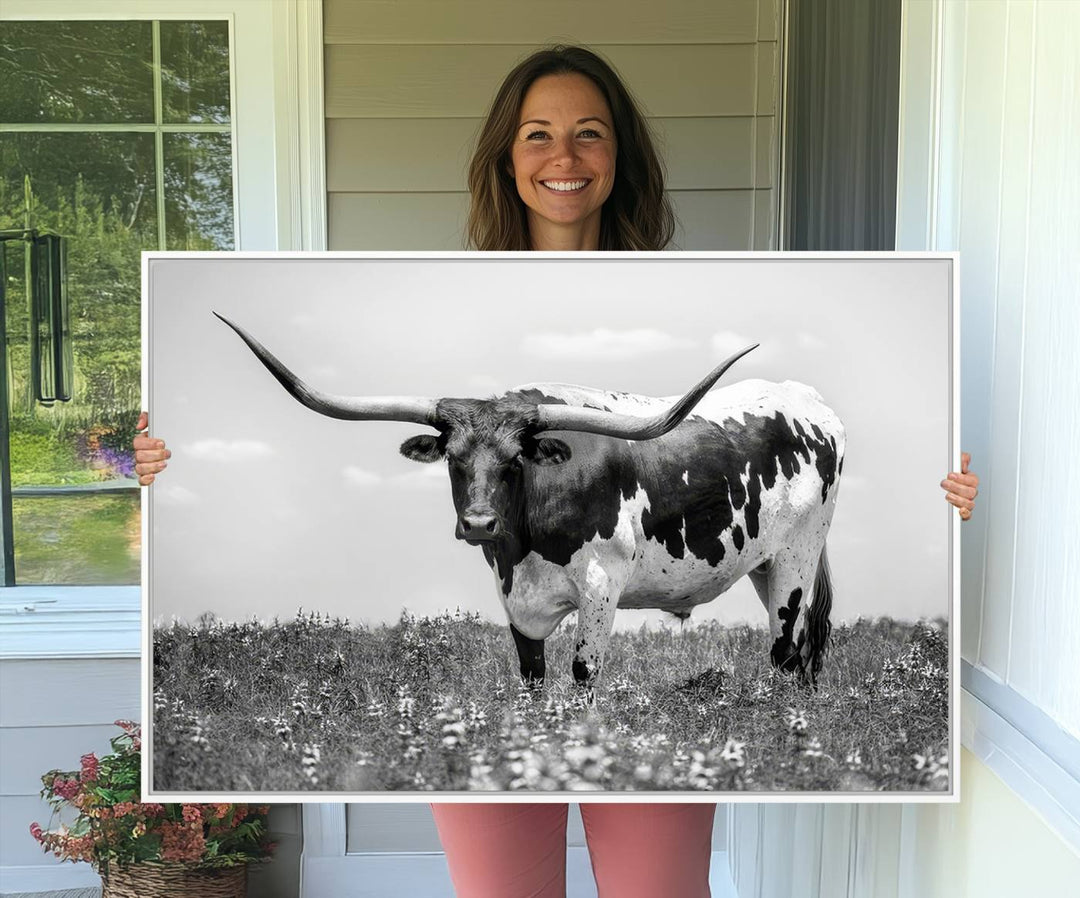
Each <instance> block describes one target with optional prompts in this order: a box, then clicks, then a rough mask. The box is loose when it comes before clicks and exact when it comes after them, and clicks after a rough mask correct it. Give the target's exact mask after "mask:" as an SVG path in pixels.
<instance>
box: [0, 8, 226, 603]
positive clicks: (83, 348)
mask: <svg viewBox="0 0 1080 898" xmlns="http://www.w3.org/2000/svg"><path fill="white" fill-rule="evenodd" d="M229 65H230V50H229V31H228V23H227V22H224V21H205V22H196V21H191V22H188V21H184V22H181V21H167V22H166V21H163V22H157V21H153V22H151V21H139V22H112V21H110V22H44V21H39V22H5V23H4V28H3V31H2V33H0V84H2V88H0V232H2V233H3V234H4V235H5V236H6V237H7V239H5V240H4V241H3V242H2V243H0V247H2V251H3V253H4V261H5V263H6V264H5V266H4V270H5V283H4V288H5V290H4V297H5V302H4V320H3V326H4V328H5V335H6V359H4V360H3V363H4V364H5V365H6V368H7V373H8V406H9V410H8V418H9V420H8V421H7V422H5V423H6V424H8V425H9V427H7V428H5V429H6V430H7V431H8V437H9V439H10V448H11V452H10V470H11V481H12V492H13V499H12V514H13V527H12V531H13V538H14V543H15V571H16V578H17V582H18V583H23V584H29V583H70V584H136V583H138V582H139V557H140V545H139V541H140V525H139V495H138V485H137V482H136V480H135V479H134V471H133V460H132V457H131V450H130V446H131V438H132V436H133V435H134V425H135V421H136V418H137V417H138V413H139V404H140V400H139V393H140V370H141V363H140V320H141V319H140V310H139V302H140V283H139V277H140V257H139V253H140V251H142V250H152V249H197V250H226V249H232V248H233V247H234V246H235V223H234V197H233V186H234V177H233V163H232V158H233V152H232V147H233V134H232V116H231V113H230V108H231V95H230V70H229ZM28 230H33V231H36V232H45V233H54V234H60V235H62V236H64V237H65V238H67V282H68V301H69V309H70V316H71V317H70V333H71V339H72V350H73V352H72V357H73V361H74V394H73V396H72V399H71V401H70V402H57V403H53V404H51V405H49V406H46V405H44V404H42V403H40V402H37V401H35V399H34V396H33V385H32V383H31V380H30V352H31V342H30V314H29V310H28V297H27V290H26V278H27V274H26V263H25V257H26V243H25V241H24V240H22V239H21V238H20V236H19V235H20V233H22V232H24V231H28Z"/></svg>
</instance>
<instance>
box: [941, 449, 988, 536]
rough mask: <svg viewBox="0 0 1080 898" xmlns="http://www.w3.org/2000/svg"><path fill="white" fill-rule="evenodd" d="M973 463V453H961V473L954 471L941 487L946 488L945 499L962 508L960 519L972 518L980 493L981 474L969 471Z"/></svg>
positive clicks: (942, 482) (943, 481)
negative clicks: (972, 511) (976, 498)
mask: <svg viewBox="0 0 1080 898" xmlns="http://www.w3.org/2000/svg"><path fill="white" fill-rule="evenodd" d="M970 464H971V454H970V453H968V452H961V453H960V473H957V472H956V471H953V472H952V473H950V474H949V476H948V477H946V478H945V479H944V480H942V481H941V488H942V489H943V490H945V500H946V501H947V502H951V503H952V504H953V505H955V506H956V507H957V508H958V509H959V510H960V520H961V521H967V520H970V519H971V510H972V509H973V508H974V507H975V497H976V496H977V495H979V475H978V474H972V473H971V472H970V471H968V465H970Z"/></svg>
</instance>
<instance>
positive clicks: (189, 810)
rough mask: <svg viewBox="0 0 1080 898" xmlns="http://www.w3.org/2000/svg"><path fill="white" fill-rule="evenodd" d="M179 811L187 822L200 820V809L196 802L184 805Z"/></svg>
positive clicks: (198, 821)
mask: <svg viewBox="0 0 1080 898" xmlns="http://www.w3.org/2000/svg"><path fill="white" fill-rule="evenodd" d="M180 813H181V815H182V816H183V818H184V819H185V820H186V821H187V822H188V823H201V822H202V809H201V808H200V807H199V806H198V805H197V804H186V805H184V807H183V810H181V812H180Z"/></svg>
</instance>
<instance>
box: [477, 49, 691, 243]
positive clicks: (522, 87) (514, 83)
mask: <svg viewBox="0 0 1080 898" xmlns="http://www.w3.org/2000/svg"><path fill="white" fill-rule="evenodd" d="M563 74H578V75H584V76H585V77H586V78H588V79H590V80H591V81H592V82H593V83H594V84H595V85H596V86H597V88H599V90H600V92H601V93H602V94H603V95H604V99H605V100H607V104H608V108H609V109H610V110H611V115H612V118H613V119H614V127H615V139H616V144H617V150H616V157H615V182H614V184H613V185H612V188H611V195H610V196H609V197H608V199H607V202H605V203H604V206H603V211H602V212H601V219H600V249H602V250H658V249H664V248H665V247H666V246H667V245H668V244H669V243H670V242H671V238H672V236H673V234H674V232H675V216H674V215H673V214H672V211H671V205H670V203H669V202H668V199H667V196H666V194H665V193H664V170H663V166H662V165H661V163H660V158H659V157H658V156H657V154H656V151H655V150H654V149H653V143H652V136H651V135H650V133H649V126H648V124H647V123H646V121H645V117H644V116H643V115H642V113H641V111H640V109H639V108H638V105H637V103H636V102H635V101H634V98H633V96H631V94H630V92H629V91H628V90H627V89H626V87H625V85H624V84H623V83H622V80H621V79H620V78H619V76H618V75H617V74H615V71H614V69H612V68H611V66H610V65H608V63H606V62H605V61H604V60H603V59H601V58H600V57H599V56H597V55H596V54H595V53H593V52H592V51H591V50H586V49H585V48H584V47H564V46H558V47H551V48H548V49H545V50H539V51H537V52H536V53H533V54H532V55H531V56H529V57H528V58H527V59H526V60H524V61H523V62H521V63H519V64H518V65H517V66H516V67H515V68H514V70H513V71H512V72H510V74H509V75H507V76H506V80H505V81H503V83H502V86H501V87H500V88H499V91H498V93H497V94H496V95H495V99H494V101H493V102H492V104H491V109H490V111H489V112H488V115H487V119H486V120H485V122H484V125H483V127H482V128H481V130H480V137H479V140H478V141H477V145H476V152H475V153H473V158H472V162H471V163H470V165H469V193H470V195H471V202H470V206H469V224H468V236H469V245H470V246H471V247H472V248H474V249H480V250H527V249H530V248H531V247H530V245H529V227H528V221H527V219H526V217H525V204H524V203H522V201H521V198H520V197H519V196H518V192H517V186H516V185H515V183H514V178H513V176H512V175H511V174H510V147H511V144H512V142H513V139H514V135H515V134H516V133H517V127H518V113H519V112H520V110H521V104H522V102H523V101H524V99H525V94H526V92H527V91H528V90H529V88H530V87H531V86H532V83H533V82H534V81H536V79H537V78H542V77H543V76H545V75H563Z"/></svg>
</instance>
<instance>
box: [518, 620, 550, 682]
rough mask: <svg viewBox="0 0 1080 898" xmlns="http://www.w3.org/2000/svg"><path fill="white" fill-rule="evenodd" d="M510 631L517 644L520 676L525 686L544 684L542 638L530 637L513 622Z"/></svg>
mask: <svg viewBox="0 0 1080 898" xmlns="http://www.w3.org/2000/svg"><path fill="white" fill-rule="evenodd" d="M510 633H511V635H513V637H514V645H515V646H517V653H518V660H519V661H520V662H521V678H522V679H523V680H524V681H525V684H526V685H527V686H542V685H543V684H544V668H545V665H544V640H542V639H530V638H529V637H528V636H526V635H525V634H524V633H522V632H521V631H520V630H519V629H518V628H517V627H515V626H514V625H513V624H511V625H510Z"/></svg>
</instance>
